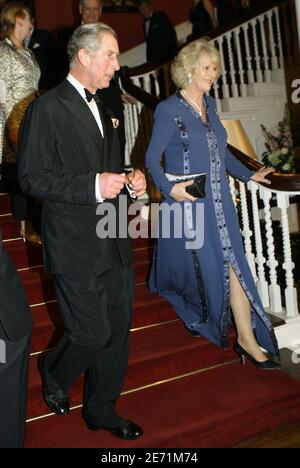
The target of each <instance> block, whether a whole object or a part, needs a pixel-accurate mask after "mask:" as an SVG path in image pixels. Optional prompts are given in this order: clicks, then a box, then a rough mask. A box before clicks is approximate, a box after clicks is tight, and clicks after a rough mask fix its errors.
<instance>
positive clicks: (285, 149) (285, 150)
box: [281, 148, 289, 154]
mask: <svg viewBox="0 0 300 468" xmlns="http://www.w3.org/2000/svg"><path fill="white" fill-rule="evenodd" d="M288 152H289V150H288V149H287V148H282V149H281V154H288Z"/></svg>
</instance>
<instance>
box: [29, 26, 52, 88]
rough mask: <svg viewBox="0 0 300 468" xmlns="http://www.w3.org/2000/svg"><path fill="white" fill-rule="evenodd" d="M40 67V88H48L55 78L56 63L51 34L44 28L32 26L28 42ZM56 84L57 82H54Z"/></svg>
mask: <svg viewBox="0 0 300 468" xmlns="http://www.w3.org/2000/svg"><path fill="white" fill-rule="evenodd" d="M28 48H29V49H30V50H32V52H33V53H34V55H35V58H36V60H37V62H38V64H39V67H40V69H41V78H40V82H39V88H40V89H50V88H52V87H53V86H54V84H55V80H56V64H55V63H54V62H55V59H54V54H55V51H54V44H53V39H52V35H51V33H50V32H49V31H47V30H46V29H36V28H34V30H33V33H32V35H31V38H30V42H29V44H28ZM56 84H57V83H56Z"/></svg>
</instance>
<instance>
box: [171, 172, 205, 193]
mask: <svg viewBox="0 0 300 468" xmlns="http://www.w3.org/2000/svg"><path fill="white" fill-rule="evenodd" d="M166 177H167V179H168V180H169V181H170V182H175V183H178V182H188V181H189V180H193V181H194V182H193V184H191V185H188V186H187V187H185V191H186V192H187V193H188V194H189V195H192V197H195V198H206V192H205V184H206V173H205V172H204V173H202V174H182V175H178V174H169V173H166Z"/></svg>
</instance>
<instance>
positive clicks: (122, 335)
mask: <svg viewBox="0 0 300 468" xmlns="http://www.w3.org/2000/svg"><path fill="white" fill-rule="evenodd" d="M116 260H117V261H116V262H115V264H114V266H113V267H112V268H111V269H110V270H108V271H105V272H103V273H101V274H98V275H97V274H91V275H90V276H88V277H87V276H86V275H82V276H81V275H79V276H78V275H77V276H76V277H75V276H69V275H61V274H59V275H58V274H57V275H55V277H54V279H55V287H56V293H57V297H58V300H59V303H60V307H61V312H62V316H63V320H64V326H65V333H64V335H63V337H62V339H61V340H60V342H59V343H58V345H57V347H56V348H55V349H54V350H53V351H51V352H50V353H49V355H48V356H47V359H46V367H47V373H48V379H47V386H48V388H49V389H50V390H52V391H56V390H58V389H61V390H63V391H64V392H67V391H68V389H69V387H70V385H71V384H72V383H73V382H74V381H75V380H76V379H77V378H78V377H79V376H80V375H81V374H82V373H83V372H85V390H84V405H83V417H84V419H85V420H86V421H87V422H89V423H91V424H98V425H108V426H112V425H115V424H118V416H117V414H116V411H115V407H114V406H115V402H116V400H117V399H118V398H119V396H120V393H121V390H122V386H123V382H124V378H125V372H126V369H127V362H128V348H129V330H130V324H131V316H132V306H133V267H123V266H122V265H121V263H120V260H119V258H118V259H116Z"/></svg>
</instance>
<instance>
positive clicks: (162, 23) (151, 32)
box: [138, 0, 177, 62]
mask: <svg viewBox="0 0 300 468" xmlns="http://www.w3.org/2000/svg"><path fill="white" fill-rule="evenodd" d="M138 8H139V11H140V13H141V15H142V16H143V17H144V35H145V40H146V46H147V51H146V55H147V61H148V62H152V61H156V60H159V59H161V58H163V57H164V56H167V55H168V54H171V53H172V52H173V51H174V52H175V51H176V48H177V36H176V31H175V28H174V26H173V25H172V23H171V21H170V19H169V17H168V16H167V15H166V13H164V12H163V11H153V7H152V3H151V0H139V2H138Z"/></svg>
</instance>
